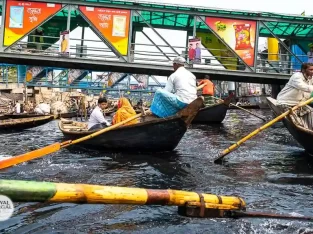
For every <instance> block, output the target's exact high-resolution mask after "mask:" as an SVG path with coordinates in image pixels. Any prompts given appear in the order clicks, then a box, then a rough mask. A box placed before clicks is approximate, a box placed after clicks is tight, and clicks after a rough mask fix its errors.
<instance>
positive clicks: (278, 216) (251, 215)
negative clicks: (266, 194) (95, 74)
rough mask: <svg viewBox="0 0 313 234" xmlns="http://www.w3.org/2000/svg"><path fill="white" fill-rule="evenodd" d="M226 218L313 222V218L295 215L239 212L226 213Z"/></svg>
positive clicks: (230, 211)
mask: <svg viewBox="0 0 313 234" xmlns="http://www.w3.org/2000/svg"><path fill="white" fill-rule="evenodd" d="M225 216H226V217H229V218H244V217H247V218H272V219H296V220H306V221H313V217H307V216H295V215H286V214H275V213H264V212H252V211H239V210H229V211H226V212H225Z"/></svg>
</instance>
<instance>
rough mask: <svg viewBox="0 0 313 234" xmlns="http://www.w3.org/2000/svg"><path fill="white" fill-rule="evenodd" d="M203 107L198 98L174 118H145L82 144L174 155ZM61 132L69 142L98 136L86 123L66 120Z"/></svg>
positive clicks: (63, 122)
mask: <svg viewBox="0 0 313 234" xmlns="http://www.w3.org/2000/svg"><path fill="white" fill-rule="evenodd" d="M202 106H203V100H202V98H197V99H196V100H195V101H193V102H192V103H191V104H189V105H188V106H187V107H186V108H184V109H183V110H181V111H180V112H178V113H177V114H176V115H174V116H172V117H169V118H158V117H156V116H144V117H141V119H140V122H139V123H137V124H133V125H126V126H122V127H118V128H116V129H114V130H111V131H109V132H106V133H103V134H101V135H99V136H96V137H94V138H91V139H89V140H86V141H84V142H82V143H81V144H83V145H85V146H88V147H96V148H98V149H102V150H110V151H136V152H163V151H172V150H174V149H175V148H176V146H177V145H178V143H179V142H180V140H181V138H182V137H183V136H184V134H185V132H186V131H187V128H188V126H189V125H190V123H191V121H192V120H193V118H194V117H195V116H196V114H197V112H198V110H199V109H200V108H201V107H202ZM59 128H60V130H61V131H62V133H63V134H64V136H65V138H67V139H77V138H80V137H84V136H87V135H89V134H91V133H93V132H95V131H88V129H87V124H86V123H81V122H76V121H69V120H63V119H62V120H61V121H59Z"/></svg>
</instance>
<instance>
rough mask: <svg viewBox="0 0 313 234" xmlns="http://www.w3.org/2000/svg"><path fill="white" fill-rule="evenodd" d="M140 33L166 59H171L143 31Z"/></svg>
mask: <svg viewBox="0 0 313 234" xmlns="http://www.w3.org/2000/svg"><path fill="white" fill-rule="evenodd" d="M141 33H142V34H143V35H144V36H145V37H146V38H147V39H148V40H149V41H150V42H151V43H152V44H153V45H154V46H155V47H156V48H157V49H158V50H159V51H160V52H161V53H162V54H163V55H164V56H165V57H166V58H167V59H168V60H171V59H170V57H168V56H167V55H166V54H165V52H164V51H163V50H162V49H161V48H160V47H159V46H158V45H157V44H155V42H154V41H153V40H152V39H151V38H150V37H149V36H148V35H147V34H146V33H145V32H144V31H141Z"/></svg>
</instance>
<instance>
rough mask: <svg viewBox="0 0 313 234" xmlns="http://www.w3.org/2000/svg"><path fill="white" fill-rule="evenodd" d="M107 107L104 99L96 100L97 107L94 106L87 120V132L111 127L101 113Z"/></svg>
mask: <svg viewBox="0 0 313 234" xmlns="http://www.w3.org/2000/svg"><path fill="white" fill-rule="evenodd" d="M107 106H108V101H107V99H106V98H105V97H100V98H99V99H98V106H96V107H95V108H94V109H93V111H92V113H91V115H90V118H89V121H88V130H90V131H93V130H100V129H102V128H105V127H108V126H111V124H110V123H109V121H107V120H106V119H105V118H104V115H103V111H104V110H105V108H107Z"/></svg>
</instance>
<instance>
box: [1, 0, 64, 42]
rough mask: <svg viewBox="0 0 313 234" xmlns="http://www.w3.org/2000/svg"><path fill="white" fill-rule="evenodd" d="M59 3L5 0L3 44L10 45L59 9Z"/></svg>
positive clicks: (60, 6)
mask: <svg viewBox="0 0 313 234" xmlns="http://www.w3.org/2000/svg"><path fill="white" fill-rule="evenodd" d="M61 8H62V5H61V4H55V3H43V2H28V1H17V0H7V3H6V15H5V29H4V46H10V45H12V44H13V43H15V42H16V41H18V40H19V39H21V38H23V37H24V36H25V35H26V34H28V33H29V32H30V31H32V30H34V29H35V28H36V27H38V26H39V25H40V24H42V22H44V21H45V20H46V19H48V18H50V17H51V16H52V15H54V14H56V13H57V12H58V11H59V10H61Z"/></svg>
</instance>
